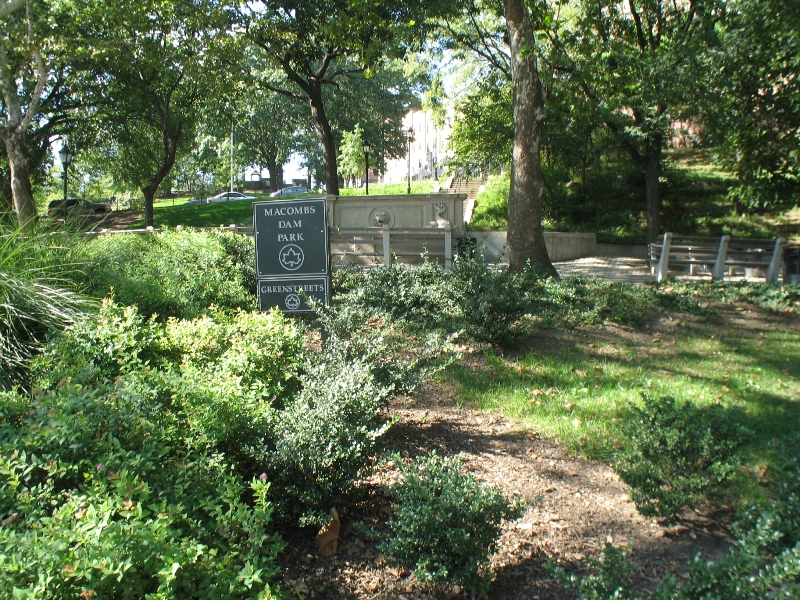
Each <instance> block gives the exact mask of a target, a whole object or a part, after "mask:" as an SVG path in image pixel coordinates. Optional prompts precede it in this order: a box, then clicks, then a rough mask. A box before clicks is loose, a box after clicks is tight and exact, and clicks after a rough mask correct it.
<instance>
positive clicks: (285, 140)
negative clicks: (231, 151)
mask: <svg viewBox="0 0 800 600" xmlns="http://www.w3.org/2000/svg"><path fill="white" fill-rule="evenodd" d="M246 98H247V106H246V107H243V108H244V115H243V118H242V119H240V121H239V134H238V137H239V140H240V142H241V143H242V156H243V158H245V160H246V161H247V163H248V164H251V165H257V166H258V167H262V168H263V167H266V168H267V170H268V171H269V183H270V190H271V191H273V192H276V191H278V190H279V189H280V188H281V186H282V185H283V165H284V164H286V161H288V160H289V157H290V156H291V155H292V153H293V152H294V151H295V149H296V147H297V143H296V141H295V132H296V131H297V129H298V127H299V125H300V121H301V115H300V110H298V109H299V107H298V105H297V104H295V103H293V102H292V101H291V100H289V99H288V98H286V97H285V96H282V95H281V94H276V93H274V92H270V91H267V90H263V89H260V88H259V87H258V86H253V87H251V88H250V89H249V90H248V93H247V94H246Z"/></svg>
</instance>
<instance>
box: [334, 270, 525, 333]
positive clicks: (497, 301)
mask: <svg viewBox="0 0 800 600" xmlns="http://www.w3.org/2000/svg"><path fill="white" fill-rule="evenodd" d="M336 283H337V284H338V285H340V286H341V287H345V288H346V291H345V293H344V294H343V295H341V296H340V299H339V300H338V301H337V302H340V303H341V305H346V306H360V307H363V308H365V309H371V310H373V311H377V312H378V313H379V314H380V316H382V317H384V318H387V319H390V320H391V321H393V322H397V323H403V324H404V325H405V326H407V327H410V328H412V329H415V330H430V328H432V327H435V328H440V329H442V330H444V331H446V332H450V333H456V332H461V331H463V332H465V333H466V334H467V335H469V336H470V337H472V338H473V339H475V340H476V341H479V342H486V343H491V344H500V345H509V344H511V343H513V342H515V341H516V340H517V339H518V338H519V335H520V333H521V329H520V328H519V324H518V320H519V318H520V317H521V316H522V315H523V314H525V312H526V308H527V306H526V304H525V295H524V293H523V287H522V281H521V280H520V279H519V278H518V276H516V275H515V274H514V273H512V272H511V271H508V270H495V269H490V268H489V267H488V266H487V265H486V264H485V263H483V262H481V261H476V260H472V259H466V258H464V259H459V260H456V261H455V263H454V266H453V269H452V270H451V271H450V272H444V271H442V270H441V269H440V268H439V267H438V266H437V265H435V264H433V263H429V262H425V263H423V264H422V265H420V266H419V267H416V268H413V269H409V268H404V267H382V268H378V269H375V270H373V271H371V272H364V273H359V274H354V273H352V272H347V273H345V274H342V275H340V276H339V277H338V278H337V281H336Z"/></svg>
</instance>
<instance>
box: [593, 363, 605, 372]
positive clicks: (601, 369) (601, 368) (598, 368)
mask: <svg viewBox="0 0 800 600" xmlns="http://www.w3.org/2000/svg"><path fill="white" fill-rule="evenodd" d="M594 370H595V371H597V372H598V373H602V372H603V367H601V366H600V365H595V366H594Z"/></svg>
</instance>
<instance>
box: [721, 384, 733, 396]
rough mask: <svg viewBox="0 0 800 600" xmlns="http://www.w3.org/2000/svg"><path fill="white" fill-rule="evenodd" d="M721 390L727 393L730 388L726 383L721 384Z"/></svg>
mask: <svg viewBox="0 0 800 600" xmlns="http://www.w3.org/2000/svg"><path fill="white" fill-rule="evenodd" d="M722 391H723V392H725V393H726V394H727V393H728V392H730V391H731V388H729V387H728V386H727V385H723V386H722Z"/></svg>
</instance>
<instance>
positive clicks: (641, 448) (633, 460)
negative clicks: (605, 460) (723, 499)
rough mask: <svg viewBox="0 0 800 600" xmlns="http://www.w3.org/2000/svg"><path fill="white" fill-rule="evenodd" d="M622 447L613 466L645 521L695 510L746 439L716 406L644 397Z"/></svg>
mask: <svg viewBox="0 0 800 600" xmlns="http://www.w3.org/2000/svg"><path fill="white" fill-rule="evenodd" d="M627 434H628V442H627V447H626V448H625V449H624V450H623V451H622V452H621V454H620V456H619V457H618V459H617V462H616V463H615V465H614V469H615V470H616V471H617V473H619V476H620V478H621V479H622V480H623V481H624V482H625V483H626V484H628V485H629V486H630V487H631V499H632V500H633V501H634V503H635V504H636V508H637V509H638V510H639V512H640V513H642V514H643V515H645V516H648V517H652V516H657V517H661V518H667V519H673V518H674V517H675V516H677V515H678V513H679V512H680V511H681V510H683V509H685V508H695V507H697V506H698V504H699V503H700V502H701V500H703V499H705V498H706V497H707V495H708V494H710V493H712V492H715V491H717V490H719V489H720V488H721V487H722V485H723V484H724V483H725V482H726V481H728V480H729V479H730V478H731V477H732V476H733V474H734V467H735V464H734V458H735V454H736V451H737V450H738V448H739V446H740V445H741V444H742V442H743V440H744V439H745V437H746V436H747V435H748V432H747V430H746V429H745V428H744V427H743V426H741V425H739V424H738V422H737V416H736V415H735V413H733V412H732V411H731V410H730V409H725V408H723V407H722V406H719V405H714V406H706V407H699V406H695V405H694V404H691V403H688V402H687V403H683V404H678V403H676V402H675V400H673V399H672V398H669V397H663V398H658V399H651V398H647V397H645V398H644V407H642V408H640V407H637V406H633V407H632V418H631V420H630V421H629V423H628V425H627Z"/></svg>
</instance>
